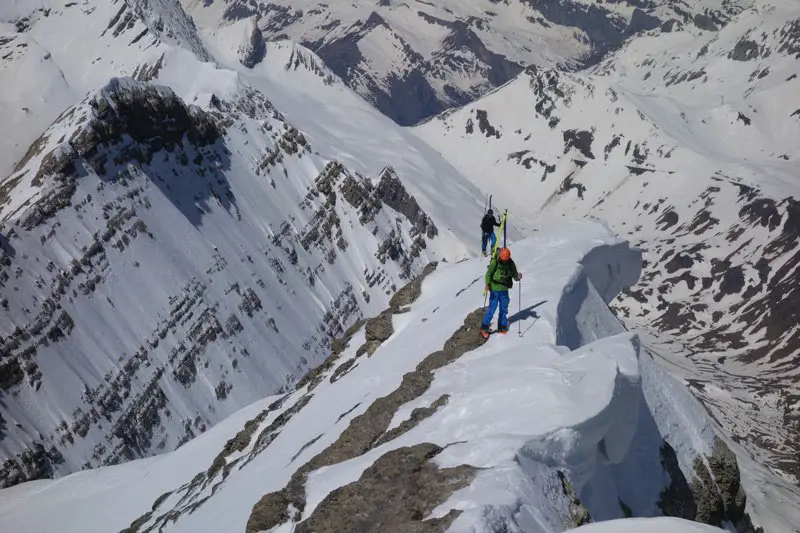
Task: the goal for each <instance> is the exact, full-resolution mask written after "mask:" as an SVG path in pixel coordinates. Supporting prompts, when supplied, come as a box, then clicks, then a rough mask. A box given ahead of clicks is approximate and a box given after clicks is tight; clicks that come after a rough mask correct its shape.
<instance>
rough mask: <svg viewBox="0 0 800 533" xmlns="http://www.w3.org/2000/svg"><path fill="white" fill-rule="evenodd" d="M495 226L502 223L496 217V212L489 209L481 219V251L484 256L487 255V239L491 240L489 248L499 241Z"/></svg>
mask: <svg viewBox="0 0 800 533" xmlns="http://www.w3.org/2000/svg"><path fill="white" fill-rule="evenodd" d="M495 226H498V227H499V226H500V223H499V222H498V221H497V219H495V218H494V212H493V211H492V210H491V209H489V210H488V211H487V212H486V214H485V215H483V219H482V220H481V253H482V254H483V256H484V257H486V243H487V241H491V246H489V249H492V248H494V244H495V243H496V242H497V237H496V236H495V234H494V227H495Z"/></svg>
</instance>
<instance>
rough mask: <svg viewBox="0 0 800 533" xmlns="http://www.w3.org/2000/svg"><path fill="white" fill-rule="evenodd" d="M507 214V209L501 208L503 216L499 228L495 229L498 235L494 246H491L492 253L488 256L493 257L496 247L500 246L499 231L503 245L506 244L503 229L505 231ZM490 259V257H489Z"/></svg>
mask: <svg viewBox="0 0 800 533" xmlns="http://www.w3.org/2000/svg"><path fill="white" fill-rule="evenodd" d="M507 215H508V209H503V217H502V218H501V219H500V228H499V229H498V230H497V233H498V236H497V239H496V240H495V243H494V247H493V248H492V253H491V254H489V257H490V258H494V256H495V255H497V249H498V247H499V246H500V235H499V234H500V233H502V234H503V246H505V245H506V243H505V240H506V239H505V231H506V216H507ZM490 261H491V259H490Z"/></svg>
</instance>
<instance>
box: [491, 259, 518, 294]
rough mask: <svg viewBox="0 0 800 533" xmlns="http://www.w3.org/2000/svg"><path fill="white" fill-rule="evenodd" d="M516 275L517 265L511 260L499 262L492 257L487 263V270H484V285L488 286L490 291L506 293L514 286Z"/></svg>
mask: <svg viewBox="0 0 800 533" xmlns="http://www.w3.org/2000/svg"><path fill="white" fill-rule="evenodd" d="M517 275H518V274H517V265H515V264H514V260H513V259H509V260H508V261H500V260H499V259H498V258H497V257H493V258H492V260H491V261H490V262H489V268H487V269H486V276H485V277H484V283H485V284H486V285H489V289H490V290H493V291H507V290H508V289H510V288H511V287H512V286H513V285H514V280H515V279H517Z"/></svg>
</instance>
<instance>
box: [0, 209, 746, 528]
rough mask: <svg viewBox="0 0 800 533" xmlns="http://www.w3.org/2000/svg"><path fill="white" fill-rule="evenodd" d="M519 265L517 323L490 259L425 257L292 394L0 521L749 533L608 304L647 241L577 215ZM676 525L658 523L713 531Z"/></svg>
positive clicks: (9, 510)
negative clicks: (496, 297) (493, 296)
mask: <svg viewBox="0 0 800 533" xmlns="http://www.w3.org/2000/svg"><path fill="white" fill-rule="evenodd" d="M513 258H514V259H515V261H516V262H517V265H518V268H519V269H520V270H521V271H522V272H523V273H524V278H523V280H522V287H521V292H519V291H518V290H517V288H516V287H515V288H514V289H512V291H513V296H512V298H513V299H514V300H515V302H514V303H515V304H516V305H515V306H514V308H515V309H516V310H515V311H514V312H513V315H512V317H511V319H512V321H513V324H512V326H513V327H512V330H511V332H510V333H509V334H508V335H506V336H493V337H491V338H490V339H489V340H488V341H484V339H483V338H482V337H480V336H479V335H478V332H477V327H478V324H479V322H480V319H481V313H482V309H481V303H480V296H481V287H482V282H481V279H482V276H483V273H484V270H485V267H486V263H485V261H484V260H481V259H470V260H466V261H462V262H458V263H447V262H438V263H431V264H430V265H429V266H428V267H426V268H425V270H424V271H423V274H422V276H421V277H419V278H417V279H416V280H414V281H413V282H411V283H409V284H408V285H406V286H404V287H403V288H401V289H400V290H399V291H398V292H397V293H396V294H395V295H394V296H393V297H392V298H391V300H390V301H389V303H388V307H387V308H386V309H385V310H384V311H383V312H381V313H380V314H378V315H375V316H373V317H372V318H370V319H368V320H366V321H365V322H364V321H361V322H359V323H357V324H356V325H355V326H354V327H353V328H350V329H349V330H348V331H347V332H346V333H345V334H344V336H343V337H342V338H341V339H339V340H337V342H335V343H334V344H333V346H332V353H331V355H330V357H329V358H328V359H327V360H326V361H325V363H324V364H323V365H322V366H320V367H319V368H317V369H315V370H314V371H313V372H312V373H311V374H309V375H308V376H307V377H306V378H305V379H304V380H303V381H302V382H300V383H298V384H297V387H296V389H295V390H293V391H291V392H288V393H286V394H284V395H281V396H277V397H270V398H266V399H264V400H262V401H259V402H258V403H257V404H254V405H253V406H251V407H248V408H247V409H246V410H243V411H242V412H240V413H238V414H236V415H235V416H234V417H232V418H230V419H229V420H226V421H224V422H222V423H220V424H219V425H218V426H216V427H215V428H213V429H211V430H210V431H208V432H207V433H206V434H205V435H203V436H201V437H198V438H197V439H194V440H193V441H191V442H189V443H187V444H186V445H185V446H184V447H182V448H181V449H179V450H177V451H176V452H173V453H169V454H164V455H161V456H158V457H154V458H150V459H145V460H142V461H135V462H131V463H127V464H124V465H119V466H114V467H108V468H103V469H98V470H95V471H90V472H81V473H77V474H73V475H71V476H68V477H66V478H64V479H62V480H59V481H58V482H53V481H37V482H31V483H27V484H23V485H19V486H17V487H13V488H10V489H6V490H5V491H2V492H0V496H2V497H0V512H2V513H3V517H4V528H5V530H7V531H9V533H14V532H17V531H20V532H21V531H23V530H25V531H30V530H45V529H47V528H48V527H49V526H50V525H52V524H53V523H54V521H56V520H57V521H58V527H59V530H60V531H63V532H65V533H68V532H72V531H86V530H87V529H89V530H115V531H116V530H122V529H124V528H128V529H125V530H126V531H128V532H140V531H148V530H152V529H158V530H159V531H165V532H168V531H198V530H206V531H242V530H245V531H248V532H256V531H268V530H269V531H284V530H285V531H289V530H293V531H312V530H313V531H355V530H358V531H378V530H382V531H387V530H389V531H399V530H409V528H415V529H413V530H430V531H444V530H447V531H453V532H462V531H463V532H467V531H498V530H524V531H531V532H543V533H544V532H554V533H555V532H561V531H564V530H569V529H571V528H573V527H576V526H579V525H582V524H587V523H589V522H599V521H606V520H613V519H622V518H624V517H626V516H635V517H659V516H663V515H667V516H673V517H680V518H682V519H684V520H699V521H704V522H707V523H710V524H715V525H718V526H721V525H722V524H723V522H724V523H725V524H728V525H729V527H732V528H735V529H736V530H737V531H754V529H753V526H752V524H750V518H749V516H748V515H746V514H744V512H745V505H746V499H745V495H744V493H743V491H742V489H741V486H740V484H739V471H738V467H737V466H736V460H735V458H734V456H733V454H732V453H731V452H730V450H728V448H727V447H726V446H725V444H724V443H723V441H722V440H720V439H719V438H717V437H715V434H714V431H713V429H712V426H711V424H710V420H709V419H708V418H707V417H706V416H705V414H704V412H703V410H702V408H701V407H700V405H699V404H698V403H697V402H696V401H695V400H694V399H693V398H692V397H691V395H690V394H689V393H688V391H687V390H686V389H685V388H684V387H683V386H682V385H680V384H679V383H678V382H676V381H674V380H672V379H671V378H670V377H669V376H667V375H666V374H665V373H664V372H663V370H661V369H660V368H659V366H658V365H657V364H656V363H655V362H654V361H653V359H652V358H651V357H650V356H649V355H648V354H647V353H646V352H644V351H643V350H642V347H641V343H640V342H639V340H638V338H637V336H636V335H635V334H632V333H630V332H627V331H625V330H624V328H623V327H622V326H621V324H620V323H619V322H618V321H617V319H616V318H615V317H614V316H613V314H612V313H611V312H610V311H609V309H608V307H607V303H608V302H609V301H611V300H612V299H613V298H614V297H615V296H616V294H617V293H618V291H619V290H621V289H623V288H624V287H627V286H629V285H631V284H632V283H634V282H635V281H636V280H637V278H638V276H639V273H640V268H641V255H640V252H639V251H638V250H636V249H632V248H630V247H629V245H628V244H627V243H626V242H625V241H622V240H619V239H617V238H615V237H613V236H612V235H611V234H610V233H609V232H608V230H607V229H606V228H604V227H603V226H601V225H598V224H596V223H592V222H588V221H585V222H580V223H571V224H565V225H561V226H556V227H551V228H547V229H544V228H543V230H542V231H541V232H539V234H538V235H537V236H536V237H534V238H531V239H528V240H525V241H520V242H516V243H515V244H514V245H513ZM520 295H521V298H522V299H521V300H519V297H520ZM111 485H113V487H114V489H113V490H108V487H109V486H111ZM23 501H24V503H25V505H19V503H20V502H23ZM661 520H664V522H663V525H662V522H661ZM684 520H677V519H672V520H670V519H660V520H655V521H653V522H647V524H648V525H651V524H652V525H653V526H654V527H655V526H659V527H667V526H668V525H669V526H672V527H678V526H680V528H681V529H673V530H672V531H683V530H684V528H685V530H686V531H701V530H703V531H706V530H707V531H711V529H708V528H705V529H704V528H703V527H700V526H693V525H690V524H689V523H687V522H685V521H684ZM379 524H380V525H379ZM612 524H614V523H613V522H611V523H610V524H609V526H610V525H612ZM637 525H639V526H641V525H642V523H641V522H635V523H631V524H630V525H629V526H628V525H626V523H624V522H623V523H622V524H621V525H620V527H636V526H637ZM598 527H599V526H598ZM377 528H383V529H377ZM600 530H603V528H600Z"/></svg>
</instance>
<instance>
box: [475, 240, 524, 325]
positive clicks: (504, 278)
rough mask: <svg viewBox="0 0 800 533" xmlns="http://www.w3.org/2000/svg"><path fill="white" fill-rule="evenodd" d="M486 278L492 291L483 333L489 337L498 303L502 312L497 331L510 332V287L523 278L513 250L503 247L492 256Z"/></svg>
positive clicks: (488, 287) (498, 319)
mask: <svg viewBox="0 0 800 533" xmlns="http://www.w3.org/2000/svg"><path fill="white" fill-rule="evenodd" d="M484 279H485V282H486V290H487V291H491V292H490V297H489V307H487V308H486V313H485V314H484V315H483V323H482V324H481V335H483V337H484V338H488V337H489V324H490V323H491V321H492V318H493V317H494V312H495V310H496V309H497V307H498V305H499V306H500V314H499V315H498V317H497V331H498V333H502V334H506V333H508V302H509V296H508V289H510V288H511V287H512V286H513V285H514V280H517V281H519V280H521V279H522V274H520V273H519V272H517V265H516V264H514V261H512V260H511V250H509V249H508V248H502V249H501V250H500V253H499V254H498V256H497V257H492V260H491V261H490V262H489V268H488V269H487V270H486V277H485V278H484Z"/></svg>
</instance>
